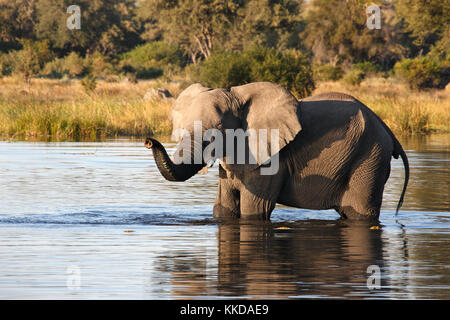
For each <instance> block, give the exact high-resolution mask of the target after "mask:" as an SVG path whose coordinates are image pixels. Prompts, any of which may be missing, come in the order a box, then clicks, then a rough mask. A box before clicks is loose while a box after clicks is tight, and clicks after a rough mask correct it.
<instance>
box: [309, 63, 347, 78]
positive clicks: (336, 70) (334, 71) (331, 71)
mask: <svg viewBox="0 0 450 320" xmlns="http://www.w3.org/2000/svg"><path fill="white" fill-rule="evenodd" d="M313 74H314V80H315V81H336V80H339V79H341V78H342V76H343V74H344V71H343V70H342V68H341V67H340V66H333V65H332V64H322V65H318V66H315V67H314V68H313Z"/></svg>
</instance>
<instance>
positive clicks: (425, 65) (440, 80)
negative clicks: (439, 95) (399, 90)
mask: <svg viewBox="0 0 450 320" xmlns="http://www.w3.org/2000/svg"><path fill="white" fill-rule="evenodd" d="M447 61H448V59H447V60H443V61H439V60H436V59H433V58H431V57H426V56H425V57H419V58H414V59H403V60H401V61H399V62H397V63H396V64H395V65H394V73H395V75H396V76H398V77H399V78H401V79H403V80H405V81H406V82H407V83H408V85H409V86H410V88H411V89H418V90H421V89H425V88H443V87H445V85H446V84H447V83H448V72H449V66H450V63H448V62H447Z"/></svg>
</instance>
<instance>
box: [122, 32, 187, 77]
mask: <svg viewBox="0 0 450 320" xmlns="http://www.w3.org/2000/svg"><path fill="white" fill-rule="evenodd" d="M185 63H186V60H185V58H184V57H183V55H182V53H181V51H180V50H179V49H178V47H176V46H173V45H169V44H167V43H166V42H163V41H154V42H149V43H145V44H143V45H140V46H137V47H136V48H134V49H133V50H131V51H128V52H125V53H124V54H122V55H121V62H120V66H121V69H122V68H123V66H131V67H132V68H134V69H135V71H136V72H137V77H138V78H141V79H150V78H156V77H159V76H161V75H162V74H163V73H171V72H173V71H179V70H180V69H181V67H183V66H184V65H185ZM124 72H125V73H126V72H128V71H124Z"/></svg>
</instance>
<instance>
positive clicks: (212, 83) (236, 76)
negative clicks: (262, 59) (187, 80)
mask: <svg viewBox="0 0 450 320" xmlns="http://www.w3.org/2000/svg"><path fill="white" fill-rule="evenodd" d="M191 75H192V77H193V78H194V79H195V80H196V81H198V82H201V83H202V84H204V85H205V86H208V87H212V88H229V87H232V86H236V85H240V84H245V83H248V82H251V69H250V61H249V60H248V59H247V58H246V57H243V56H242V55H241V54H239V53H232V52H215V53H213V54H211V56H210V57H209V58H208V59H207V60H205V61H203V62H202V63H201V64H200V65H199V66H198V67H193V70H192V73H191Z"/></svg>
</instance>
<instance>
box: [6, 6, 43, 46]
mask: <svg viewBox="0 0 450 320" xmlns="http://www.w3.org/2000/svg"><path fill="white" fill-rule="evenodd" d="M35 3H36V0H0V42H3V43H4V45H3V47H4V48H13V47H15V46H17V45H19V42H20V40H21V39H29V40H33V39H34V33H33V28H34V24H35V19H36V8H35Z"/></svg>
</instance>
